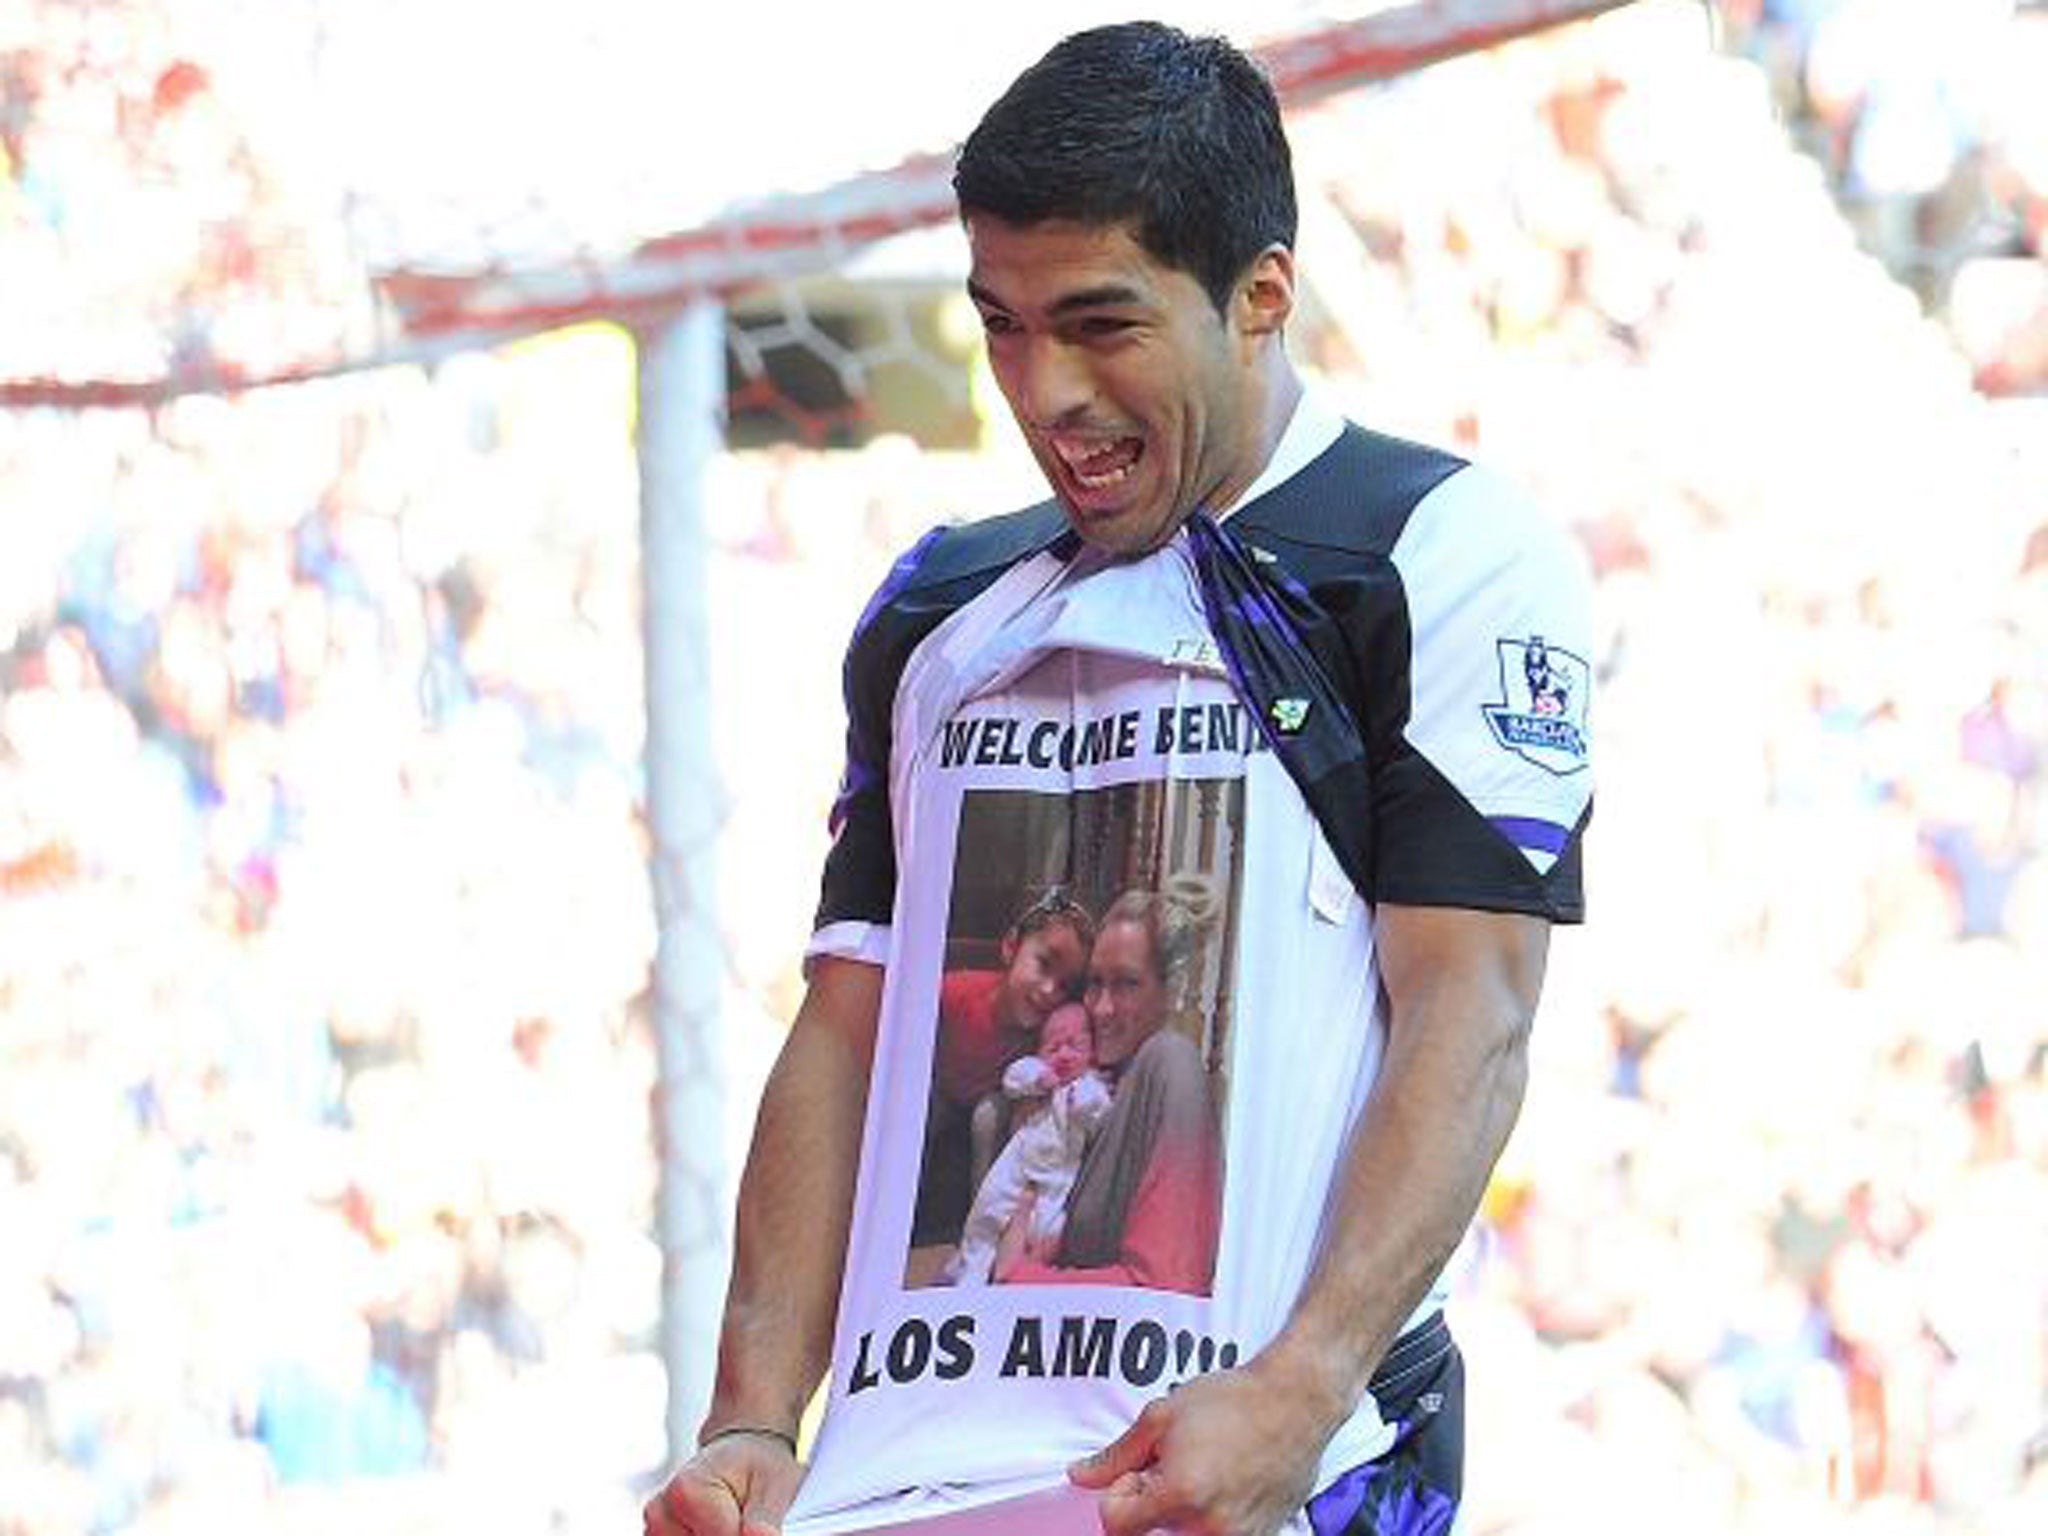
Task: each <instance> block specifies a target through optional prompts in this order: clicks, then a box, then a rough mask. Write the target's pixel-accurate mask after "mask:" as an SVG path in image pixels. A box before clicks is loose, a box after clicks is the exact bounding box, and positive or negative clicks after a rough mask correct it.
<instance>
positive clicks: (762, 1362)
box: [704, 958, 882, 1434]
mask: <svg viewBox="0 0 2048 1536" xmlns="http://www.w3.org/2000/svg"><path fill="white" fill-rule="evenodd" d="M881 995H882V972H881V970H880V969H879V968H878V967H876V966H872V965H864V964H861V963H859V962H856V961H851V960H835V959H830V958H823V959H820V960H818V961H816V962H815V963H814V965H813V968H812V974H811V981H810V986H809V989H808V990H807V992H806V993H805V996H804V1001H803V1005H802V1006H801V1007H800V1008H799V1009H798V1010H797V1016H796V1022H795V1023H794V1024H793V1025H792V1026H791V1027H790V1031H789V1038H788V1039H787V1040H786V1041H784V1043H783V1047H782V1054H781V1055H780V1056H779V1057H778V1058H777V1059H776V1062H775V1068H774V1070H773V1071H772V1072H771V1073H770V1074H769V1077H768V1084H767V1087H766V1089H765V1090H764V1092H763V1094H762V1097H761V1110H760V1114H759V1116H758V1117H757V1119H756V1121H755V1125H754V1141H753V1145H752V1147H751V1148H750V1149H749V1150H748V1153H747V1166H746V1171H745V1172H744V1173H743V1174H742V1175H741V1177H740V1196H739V1213H738V1222H737V1227H736V1230H735V1233H734V1243H733V1272H732V1284H731V1286H730V1288H729V1289H728V1291H727V1293H726V1300H725V1317H724V1323H723V1327H722V1329H721V1332H720V1335H719V1345H718V1376H717V1380H716V1383H715V1385H714V1387H713V1389H712V1396H711V1411H710V1413H709V1414H708V1415H707V1417H706V1419H705V1423H704V1427H705V1431H706V1433H707V1434H708V1433H712V1432H715V1431H717V1430H719V1429H721V1428H723V1427H724V1426H726V1425H728V1424H759V1425H766V1426H768V1427H771V1428H775V1429H783V1430H787V1431H789V1432H790V1433H792V1434H794V1433H795V1431H796V1426H797V1420H798V1418H799V1417H800V1416H801V1414H802V1413H803V1408H804V1404H805V1403H806V1402H808V1401H809V1399H810V1395H811V1392H812V1391H813V1390H814V1389H815V1388H816V1386H817V1384H818V1381H819V1379H820V1378H821V1377H822V1376H823V1375H824V1372H825V1367H826V1364H827V1363H828V1361H829V1360H830V1357H831V1347H832V1320H833V1315H834V1312H835V1311H836V1309H837V1307H838V1304H839V1281H840V1273H841V1271H842V1269H843V1268H844V1266H845V1260H846V1233H847V1228H848V1225H849V1223H850V1222H851V1220H852V1213H853V1183H854V1171H855V1168H856V1166H857V1165H858V1163H859V1160H860V1137H861V1120H862V1116H863V1114H864V1113H865V1110H866V1105H867V1087H868V1073H869V1070H870V1068H871V1067H872V1066H873V1063H874V1052H875V1021H876V1015H877V1012H878V1009H879V1005H880V1002H881Z"/></svg>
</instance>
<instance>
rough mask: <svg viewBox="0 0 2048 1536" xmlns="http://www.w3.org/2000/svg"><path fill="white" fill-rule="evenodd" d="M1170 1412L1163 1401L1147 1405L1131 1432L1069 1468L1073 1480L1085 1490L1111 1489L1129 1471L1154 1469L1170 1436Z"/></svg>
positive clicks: (1123, 1434)
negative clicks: (1160, 1445) (1161, 1449)
mask: <svg viewBox="0 0 2048 1536" xmlns="http://www.w3.org/2000/svg"><path fill="white" fill-rule="evenodd" d="M1167 1413H1168V1409H1167V1406H1166V1403H1165V1401H1164V1400H1163V1399H1162V1400H1158V1401H1154V1402H1150V1403H1147V1404H1146V1405H1145V1410H1144V1412H1142V1413H1140V1414H1139V1415H1138V1417H1137V1419H1136V1420H1135V1421H1134V1422H1133V1423H1132V1424H1131V1427H1130V1428H1129V1429H1127V1430H1125V1431H1124V1432H1123V1433H1122V1434H1120V1435H1118V1436H1117V1437H1116V1438H1115V1439H1114V1440H1112V1441H1110V1442H1109V1444H1107V1445H1105V1446H1104V1447H1103V1448H1102V1449H1101V1450H1099V1451H1097V1452H1095V1453H1094V1454H1093V1455H1092V1456H1083V1457H1082V1458H1081V1459H1080V1460H1079V1461H1077V1462H1075V1463H1074V1464H1073V1465H1072V1466H1070V1467H1068V1468H1067V1477H1068V1479H1069V1481H1071V1482H1073V1483H1074V1484H1075V1485H1076V1486H1078V1487H1082V1488H1107V1487H1108V1486H1109V1485H1110V1484H1111V1483H1113V1482H1115V1481H1116V1480H1117V1479H1118V1478H1120V1477H1122V1476H1123V1475H1124V1474H1125V1473H1126V1472H1135V1471H1137V1470H1138V1469H1139V1468H1140V1467H1145V1466H1150V1465H1151V1464H1152V1461H1153V1458H1154V1457H1155V1456H1156V1455H1157V1454H1158V1451H1159V1442H1160V1440H1161V1439H1162V1438H1163V1437H1164V1435H1165V1434H1166V1416H1167Z"/></svg>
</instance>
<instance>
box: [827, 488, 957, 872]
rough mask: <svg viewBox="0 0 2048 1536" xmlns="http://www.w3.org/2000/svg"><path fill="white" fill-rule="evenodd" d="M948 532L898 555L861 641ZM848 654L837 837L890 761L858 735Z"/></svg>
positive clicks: (932, 534) (834, 813) (835, 803)
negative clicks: (864, 746) (874, 755)
mask: <svg viewBox="0 0 2048 1536" xmlns="http://www.w3.org/2000/svg"><path fill="white" fill-rule="evenodd" d="M945 531H946V530H945V527H944V526H943V525H941V526H940V527H937V528H933V529H931V530H930V531H929V532H927V533H926V534H925V536H924V537H923V538H921V539H919V540H918V541H917V542H916V543H915V544H913V545H911V546H910V548H908V549H906V550H905V551H904V552H903V553H902V554H901V555H898V556H897V557H896V563H895V564H893V565H891V566H890V567H889V574H888V575H886V576H884V577H883V578H882V584H881V585H880V586H878V587H876V588H875V595H874V596H873V597H871V598H869V599H868V605H867V607H865V608H863V609H861V611H860V618H859V620H858V621H857V622H856V623H855V624H854V626H853V638H854V640H855V641H858V640H859V638H860V636H861V634H862V632H863V631H865V630H866V629H867V627H868V625H870V624H871V623H873V622H874V618H875V615H876V614H878V613H880V612H881V611H882V610H883V609H884V608H886V607H888V606H889V604H891V603H892V602H894V601H895V600H896V598H897V595H898V594H899V593H901V592H902V591H903V589H904V588H905V587H907V586H909V585H910V582H911V578H913V577H914V576H916V575H917V568H918V566H919V565H921V564H923V562H924V556H925V551H926V550H928V549H930V548H931V547H932V543H933V541H934V540H936V539H937V538H938V537H939V535H941V534H942V533H944V532H945ZM846 654H847V668H846V675H845V680H844V683H843V685H842V690H841V691H842V692H843V694H844V695H845V698H846V718H847V728H846V767H845V770H844V771H843V772H842V773H841V774H840V776H839V793H838V794H836V795H835V796H833V799H832V810H831V813H830V814H829V815H828V816H827V818H826V821H825V825H826V827H827V828H828V829H829V830H830V831H831V834H832V835H833V836H834V837H837V836H838V835H839V829H840V827H841V826H843V825H844V824H845V822H846V817H847V814H848V812H849V810H850V808H851V807H852V805H853V802H854V801H855V800H856V799H858V798H859V797H860V795H861V794H862V793H863V792H864V791H867V790H870V789H873V788H874V787H875V786H876V785H878V784H881V783H882V782H884V780H885V779H886V777H887V775H888V772H889V765H888V763H887V762H886V761H883V762H879V763H871V762H869V761H868V760H867V758H866V757H865V756H863V755H862V753H861V750H860V742H859V741H858V740H857V739H856V738H855V736H854V730H853V721H854V720H855V719H856V718H858V711H856V710H855V709H854V707H853V666H852V658H853V646H852V644H850V643H849V645H848V646H847V652H846Z"/></svg>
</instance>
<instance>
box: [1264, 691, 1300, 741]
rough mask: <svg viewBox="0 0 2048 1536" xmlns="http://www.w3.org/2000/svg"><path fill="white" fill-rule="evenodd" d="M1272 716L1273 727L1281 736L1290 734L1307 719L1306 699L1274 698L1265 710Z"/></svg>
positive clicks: (1297, 729)
mask: <svg viewBox="0 0 2048 1536" xmlns="http://www.w3.org/2000/svg"><path fill="white" fill-rule="evenodd" d="M1267 713H1268V714H1270V715H1271V716H1272V717H1273V728H1274V729H1275V730H1277V731H1278V732H1279V733H1280V734H1281V735H1282V736H1292V735H1294V734H1295V733H1296V732H1297V731H1299V730H1300V729H1301V727H1302V724H1303V722H1305V721H1306V720H1307V719H1308V700H1307V699H1275V700H1274V701H1273V707H1272V708H1271V709H1270V710H1268V711H1267Z"/></svg>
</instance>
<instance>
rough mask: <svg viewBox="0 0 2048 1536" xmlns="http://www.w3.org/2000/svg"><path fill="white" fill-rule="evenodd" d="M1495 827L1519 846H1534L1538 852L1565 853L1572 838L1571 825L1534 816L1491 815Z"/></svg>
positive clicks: (1488, 818)
mask: <svg viewBox="0 0 2048 1536" xmlns="http://www.w3.org/2000/svg"><path fill="white" fill-rule="evenodd" d="M1486 819H1487V820H1488V821H1490V822H1491V823H1493V829H1494V830H1495V831H1496V832H1498V833H1500V835H1501V836H1502V837H1505V838H1506V839H1507V840H1508V841H1509V842H1511V843H1513V844H1514V845H1515V846H1516V847H1517V848H1534V849H1535V850H1536V851H1537V852H1538V853H1563V852H1564V850H1565V845H1566V844H1567V843H1569V842H1570V841H1571V840H1572V832H1571V828H1570V827H1560V826H1559V825H1558V824H1557V823H1556V822H1554V821H1538V820H1536V819H1535V818H1534V817H1533V816H1489V817H1487V818H1486Z"/></svg>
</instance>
